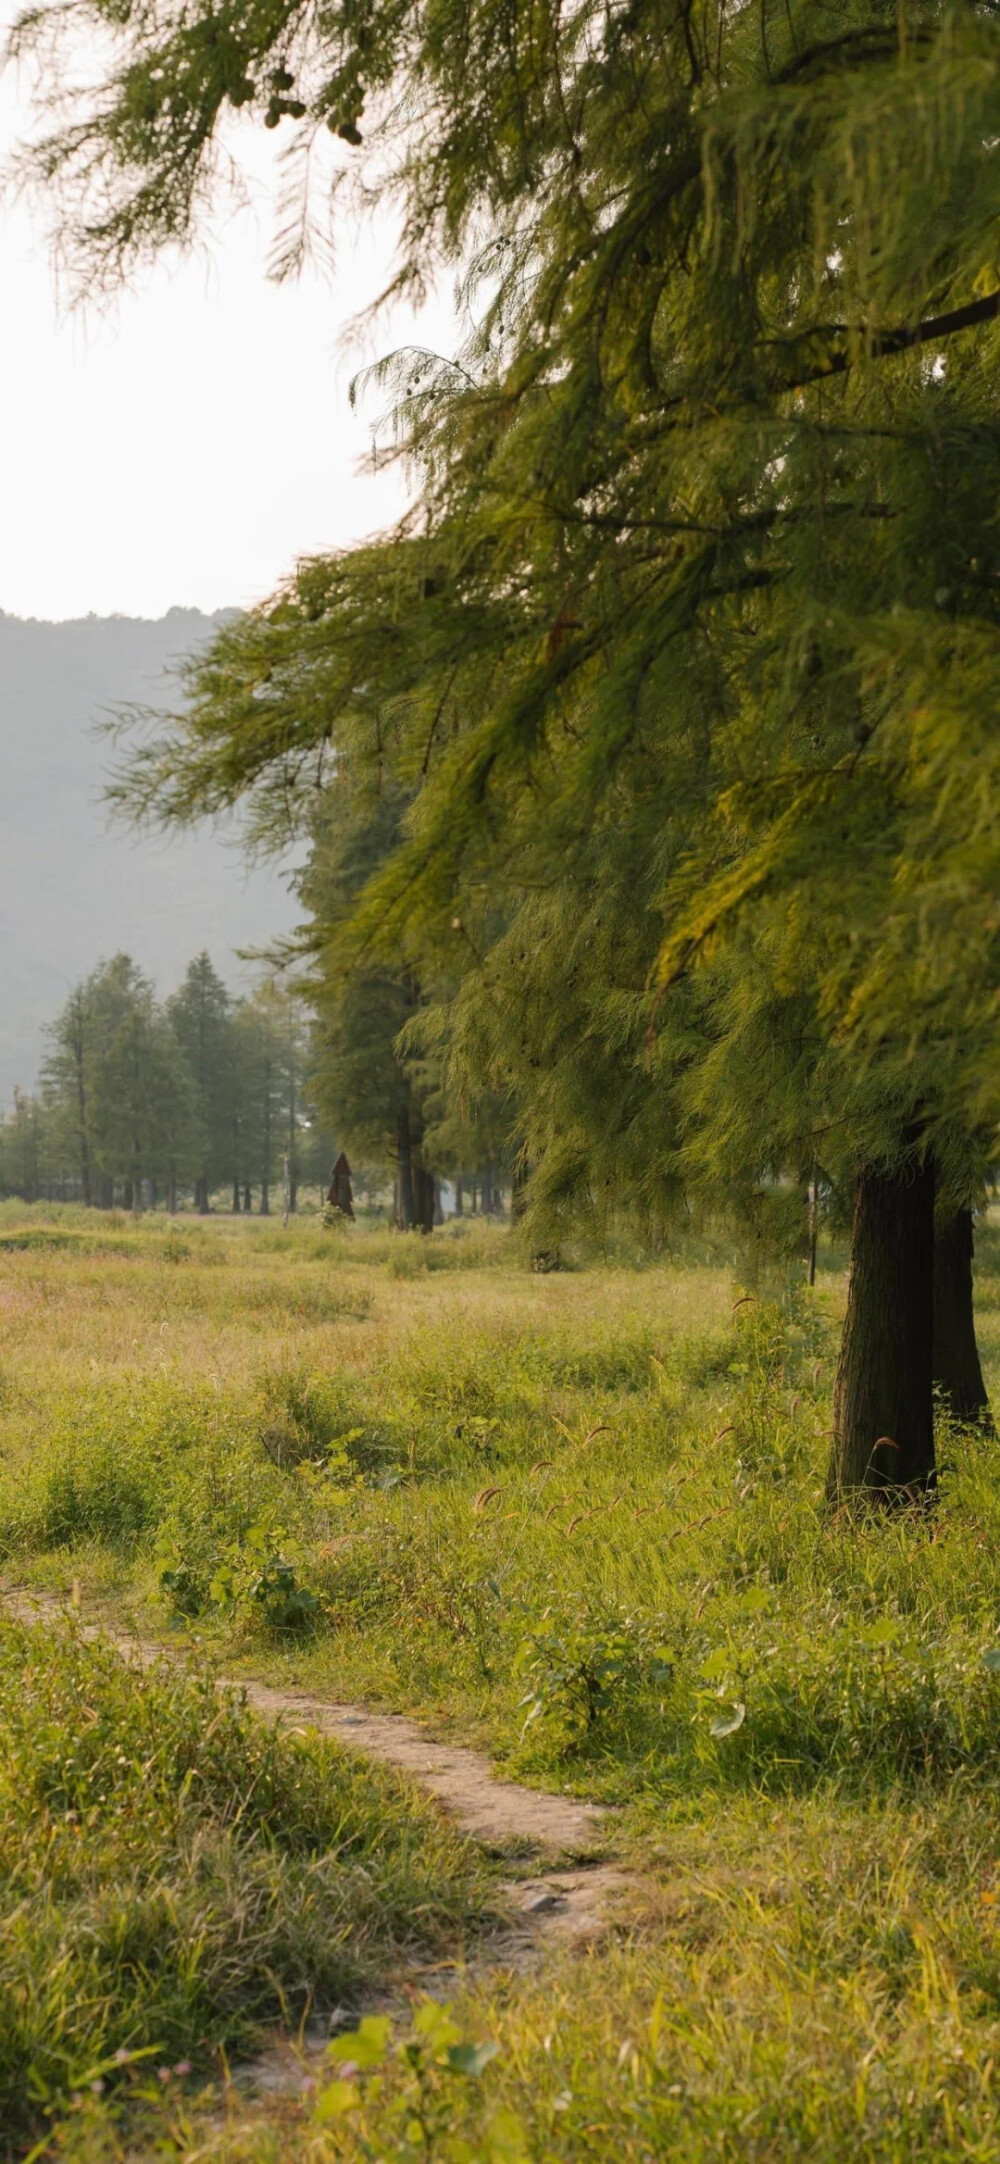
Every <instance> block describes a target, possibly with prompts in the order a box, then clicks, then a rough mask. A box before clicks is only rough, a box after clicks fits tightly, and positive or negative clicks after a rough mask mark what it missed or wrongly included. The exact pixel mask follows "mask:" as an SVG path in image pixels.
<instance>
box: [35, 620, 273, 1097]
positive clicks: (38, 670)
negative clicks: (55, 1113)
mask: <svg viewBox="0 0 1000 2164" xmlns="http://www.w3.org/2000/svg"><path fill="white" fill-rule="evenodd" d="M216 621H218V619H213V618H210V617H207V616H202V615H201V614H199V612H198V611H197V610H196V609H171V610H170V613H169V615H167V616H165V617H162V618H161V619H160V620H159V621H158V622H157V623H148V622H144V621H141V620H136V619H133V618H129V617H124V616H112V617H96V616H88V617H85V618H84V619H82V620H81V621H80V622H76V623H62V624H47V623H41V622H36V621H35V620H31V621H28V622H24V621H22V620H21V619H20V618H18V617H15V616H5V615H3V613H2V612H0V1103H7V1102H9V1099H10V1095H11V1091H12V1089H13V1086H14V1084H15V1083H20V1084H22V1086H23V1087H24V1088H26V1089H28V1088H31V1086H32V1085H33V1083H34V1082H35V1080H36V1077H37V1072H38V1064H39V1060H40V1058H41V1055H42V1051H43V1039H42V1027H43V1024H44V1023H45V1022H46V1021H48V1020H49V1019H50V1017H51V1016H52V1015H53V1014H54V1013H55V1012H56V1010H57V1008H58V1007H59V1006H60V1005H61V1004H62V1001H63V1000H64V998H65V996H66V993H67V991H68V990H69V988H70V986H71V985H72V984H73V983H75V982H76V980H77V979H78V978H79V977H81V976H83V975H84V974H85V973H86V971H87V970H89V969H92V968H93V966H94V964H95V963H96V962H98V961H99V960H100V959H101V958H102V956H105V955H110V954H113V953H115V952H116V951H117V950H118V949H119V948H122V947H124V948H125V949H127V951H128V952H129V953H130V954H132V955H134V957H135V959H136V961H137V962H138V963H139V964H140V965H141V967H143V968H144V969H146V970H148V971H149V973H150V975H151V976H152V977H153V978H154V979H155V980H156V983H157V985H158V987H159V989H160V990H161V992H162V991H167V990H169V989H170V988H171V986H172V985H173V984H174V983H175V982H176V981H177V979H178V978H179V977H180V975H181V973H182V971H183V969H184V967H185V964H186V963H187V962H188V960H189V958H190V957H191V955H192V954H195V953H197V952H198V951H199V950H200V949H201V948H202V947H207V948H208V951H209V953H210V955H211V957H212V960H213V962H214V963H215V966H216V968H217V969H218V970H219V971H220V973H221V974H222V975H223V976H224V977H226V978H227V979H228V980H229V981H230V982H233V983H237V982H239V981H240V979H241V977H242V976H243V975H244V974H245V973H244V972H243V971H242V970H241V968H240V965H239V963H238V962H237V961H236V959H235V955H234V951H233V950H234V949H235V948H236V947H242V946H253V945H259V944H260V943H262V942H263V941H266V940H268V939H271V938H273V937H274V936H275V934H278V933H282V932H285V931H287V930H288V929H289V928H290V926H291V925H292V924H294V923H295V921H296V918H297V915H298V913H299V912H298V910H297V907H296V904H295V902H294V900H293V899H292V898H291V897H290V896H289V894H288V892H287V888H286V886H285V884H284V883H283V881H282V879H281V878H280V876H279V875H278V874H277V873H276V872H262V871H255V872H253V873H252V874H247V872H246V871H245V869H244V866H243V864H242V862H241V860H240V856H239V853H238V851H237V850H236V849H235V847H234V846H233V844H232V842H231V841H230V842H228V843H227V842H226V841H225V840H224V839H223V838H222V837H221V836H219V835H215V834H212V833H210V832H208V831H204V832H201V833H198V834H196V835H192V836H184V837H183V838H181V839H178V840H171V841H162V840H159V839H152V840H150V839H149V838H144V839H143V840H142V841H136V840H135V839H134V838H133V837H132V836H131V835H129V834H127V833H123V832H121V831H120V830H118V829H116V828H114V827H112V826H110V825H109V822H108V818H107V814H106V811H105V809H104V806H103V804H102V802H101V791H102V787H103V782H104V766H105V762H106V760H107V758H108V756H109V750H108V745H107V743H106V742H105V741H104V740H103V739H102V738H101V737H100V735H99V734H97V732H96V729H95V724H96V723H98V722H99V721H100V720H101V719H102V718H104V717H106V715H107V713H108V711H109V709H111V708H113V707H115V706H117V705H119V704H121V703H125V704H128V703H130V702H132V701H137V702H139V703H141V704H146V705H153V704H159V703H162V704H164V705H166V704H168V703H169V700H170V696H171V687H170V680H169V675H168V670H169V667H170V664H171V662H173V661H176V660H177V659H179V658H180V657H181V656H183V655H184V654H185V653H188V652H190V651H191V649H192V647H194V646H196V645H197V644H198V642H199V641H200V640H201V639H204V638H206V637H207V636H208V634H209V633H210V632H211V630H212V628H213V623H214V622H216Z"/></svg>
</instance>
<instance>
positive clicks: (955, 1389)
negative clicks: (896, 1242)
mask: <svg viewBox="0 0 1000 2164" xmlns="http://www.w3.org/2000/svg"><path fill="white" fill-rule="evenodd" d="M972 1255H973V1232H972V1211H971V1210H969V1209H962V1210H954V1211H949V1212H948V1213H947V1215H945V1216H939V1217H938V1219H937V1224H936V1227H935V1236H934V1349H933V1368H934V1381H935V1383H937V1385H938V1387H939V1389H940V1391H941V1394H942V1396H943V1397H944V1399H945V1402H946V1404H947V1405H948V1408H949V1411H950V1412H951V1415H952V1418H953V1419H954V1420H959V1421H961V1422H962V1424H963V1426H966V1427H971V1426H977V1427H982V1428H985V1429H987V1430H991V1429H992V1426H993V1422H992V1417H991V1414H990V1402H989V1399H988V1397H987V1395H986V1384H985V1383H984V1381H983V1371H982V1367H981V1365H980V1360H979V1347H978V1345H977V1344H976V1324H975V1317H974V1314H973V1306H972Z"/></svg>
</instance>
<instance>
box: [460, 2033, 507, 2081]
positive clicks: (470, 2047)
mask: <svg viewBox="0 0 1000 2164" xmlns="http://www.w3.org/2000/svg"><path fill="white" fill-rule="evenodd" d="M499 2049H500V2046H499V2044H495V2043H493V2042H492V2041H487V2042H486V2043H485V2044H452V2046H451V2048H450V2050H449V2052H448V2064H449V2066H450V2067H451V2070H452V2073H453V2074H472V2075H473V2076H478V2075H479V2074H481V2073H482V2071H483V2068H484V2067H485V2066H488V2065H489V2063H490V2060H491V2059H495V2058H496V2055H497V2052H498V2051H499Z"/></svg>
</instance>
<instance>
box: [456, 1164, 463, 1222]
mask: <svg viewBox="0 0 1000 2164" xmlns="http://www.w3.org/2000/svg"><path fill="white" fill-rule="evenodd" d="M462 1201H463V1198H462V1175H461V1173H458V1175H457V1176H456V1180H455V1216H456V1217H461V1216H462Z"/></svg>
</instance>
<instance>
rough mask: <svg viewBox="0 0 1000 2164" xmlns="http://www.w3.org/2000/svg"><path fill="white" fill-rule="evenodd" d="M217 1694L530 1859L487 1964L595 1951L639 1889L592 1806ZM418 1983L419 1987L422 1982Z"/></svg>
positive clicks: (405, 1742) (307, 1698)
mask: <svg viewBox="0 0 1000 2164" xmlns="http://www.w3.org/2000/svg"><path fill="white" fill-rule="evenodd" d="M0 1592H2V1598H3V1601H4V1604H5V1606H6V1608H7V1610H8V1612H9V1613H10V1614H11V1615H13V1616H16V1618H17V1619H18V1621H19V1622H22V1623H34V1622H52V1621H55V1620H58V1619H59V1618H61V1617H63V1616H64V1615H65V1613H66V1609H65V1605H64V1604H63V1603H62V1602H61V1601H59V1600H57V1599H56V1598H55V1597H54V1596H53V1595H50V1594H43V1593H30V1592H26V1591H23V1590H21V1589H17V1590H15V1589H11V1588H3V1589H0ZM78 1628H79V1629H80V1630H81V1631H82V1632H83V1635H84V1637H86V1638H107V1639H109V1640H110V1642H111V1643H112V1644H113V1645H114V1646H115V1647H116V1648H117V1649H118V1651H119V1652H120V1653H121V1654H122V1655H123V1656H124V1657H125V1658H129V1659H133V1660H137V1661H139V1662H140V1663H141V1664H142V1665H143V1666H149V1665H151V1664H152V1663H153V1662H155V1661H158V1660H163V1659H171V1658H172V1657H175V1656H174V1654H173V1649H172V1648H171V1647H169V1646H163V1645H157V1644H153V1643H150V1642H147V1641H145V1640H143V1639H139V1638H134V1637H131V1636H130V1635H129V1634H128V1633H126V1632H119V1631H111V1630H107V1629H105V1628H104V1627H103V1626H102V1625H101V1624H98V1623H88V1622H85V1621H82V1622H80V1623H79V1625H78ZM218 1687H219V1689H220V1690H225V1689H235V1690H239V1691H241V1692H242V1693H243V1694H244V1696H245V1698H246V1701H247V1704H248V1705H249V1706H251V1707H252V1708H253V1710H254V1712H255V1713H258V1714H260V1716H261V1718H262V1719H264V1720H267V1721H278V1722H281V1723H282V1725H283V1726H285V1727H287V1728H289V1729H290V1730H291V1731H292V1733H294V1732H295V1731H296V1730H302V1731H306V1730H309V1731H315V1732H318V1733H319V1734H320V1735H323V1736H331V1737H333V1738H334V1740H335V1741H336V1742H338V1743H340V1744H341V1745H343V1747H344V1748H345V1749H346V1750H350V1751H357V1752H359V1753H360V1754H361V1755H362V1756H364V1757H366V1758H374V1759H378V1760H380V1761H381V1762H382V1763H383V1764H385V1765H390V1766H396V1767H398V1769H399V1771H400V1772H401V1773H404V1774H406V1775H407V1776H408V1778H409V1779H410V1780H412V1781H413V1782H415V1783H416V1785H417V1786H418V1787H420V1788H423V1789H426V1790H427V1791H428V1792H429V1794H430V1795H432V1796H433V1797H434V1798H435V1800H436V1801H437V1803H438V1804H439V1805H440V1807H441V1809H442V1810H444V1811H446V1812H447V1813H448V1815H449V1816H450V1817H452V1818H454V1819H455V1821H456V1823H457V1824H458V1825H459V1826H460V1827H461V1828H462V1831H463V1832H464V1833H467V1834H469V1835H471V1837H472V1838H473V1839H474V1840H476V1841H481V1842H482V1843H483V1845H484V1847H487V1848H490V1849H493V1850H499V1851H500V1852H503V1851H504V1850H509V1849H511V1848H513V1847H514V1846H517V1847H518V1848H520V1849H521V1850H522V1853H524V1854H525V1855H526V1856H528V1857H531V1858H532V1859H533V1860H535V1859H537V1863H538V1865H539V1867H540V1870H539V1875H537V1876H532V1877H530V1878H525V1877H520V1878H518V1879H517V1880H516V1881H513V1882H511V1883H510V1884H509V1885H508V1886H507V1887H506V1888H505V1889H504V1891H505V1893H506V1895H507V1898H508V1900H509V1902H510V1906H511V1910H512V1921H511V1926H510V1928H509V1929H508V1930H505V1931H504V1932H503V1933H502V1935H501V1937H500V1939H499V1940H498V1941H497V1943H496V1945H495V1946H494V1948H493V1949H492V1952H491V1957H490V1960H491V1965H492V1963H494V1962H503V1963H513V1964H514V1965H517V1966H521V1965H523V1964H524V1962H525V1961H526V1960H529V1959H530V1958H531V1955H532V1952H533V1950H535V1949H536V1948H537V1947H538V1946H539V1944H540V1941H541V1939H542V1938H543V1937H544V1939H545V1940H550V1939H556V1940H560V1941H562V1942H564V1943H569V1944H570V1945H573V1946H579V1947H583V1946H585V1945H587V1944H593V1943H594V1942H595V1941H596V1940H598V1939H600V1938H601V1937H603V1936H604V1935H605V1933H606V1932H607V1930H608V1929H609V1928H611V1927H612V1926H613V1923H614V1921H615V1915H616V1911H618V1910H619V1909H620V1906H621V1902H622V1900H623V1899H624V1897H625V1896H626V1895H627V1894H628V1893H629V1891H632V1892H636V1891H637V1890H638V1887H639V1883H640V1882H639V1881H638V1880H637V1879H636V1878H635V1877H634V1876H633V1874H631V1873H629V1872H626V1871H623V1870H620V1869H617V1868H616V1867H615V1866H614V1864H612V1863H609V1862H607V1861H604V1860H599V1858H598V1855H597V1853H595V1852H596V1851H597V1850H598V1849H599V1848H603V1847H604V1846H605V1843H606V1836H607V1833H608V1831H609V1830H610V1823H611V1822H610V1819H609V1814H608V1812H607V1811H605V1810H604V1809H602V1807H601V1806H600V1805H598V1804H593V1803H583V1802H580V1801H579V1800H578V1799H577V1798H576V1797H573V1796H558V1795H551V1794H549V1793H548V1792H547V1791H546V1790H544V1789H537V1788H525V1787H523V1786H522V1785H521V1784H520V1783H518V1782H515V1781H501V1780H498V1779H497V1777H496V1775H495V1774H494V1772H493V1770H492V1768H491V1766H490V1763H489V1760H488V1759H487V1758H485V1757H484V1756H483V1754H482V1753H481V1752H480V1751H474V1750H470V1749H469V1748H468V1746H467V1745H465V1744H456V1743H436V1742H434V1741H433V1739H432V1738H431V1737H429V1736H428V1735H427V1734H426V1733H425V1731H424V1730H423V1729H422V1728H421V1727H420V1726H419V1724H418V1722H416V1721H413V1720H410V1719H409V1718H408V1717H407V1716H406V1715H405V1714H401V1713H373V1712H370V1711H369V1710H368V1709H367V1708H366V1707H364V1706H354V1705H344V1704H341V1703H338V1702H337V1701H335V1700H330V1699H324V1698H316V1697H313V1696H311V1695H309V1694H308V1693H306V1692H301V1691H283V1690H276V1689H274V1688H273V1687H272V1686H271V1685H270V1684H266V1683H257V1682H254V1681H252V1680H251V1679H248V1678H244V1677H241V1678H239V1679H233V1678H228V1677H225V1676H220V1677H219V1678H218ZM423 1983H424V1988H426V1979H424V1980H423Z"/></svg>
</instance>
